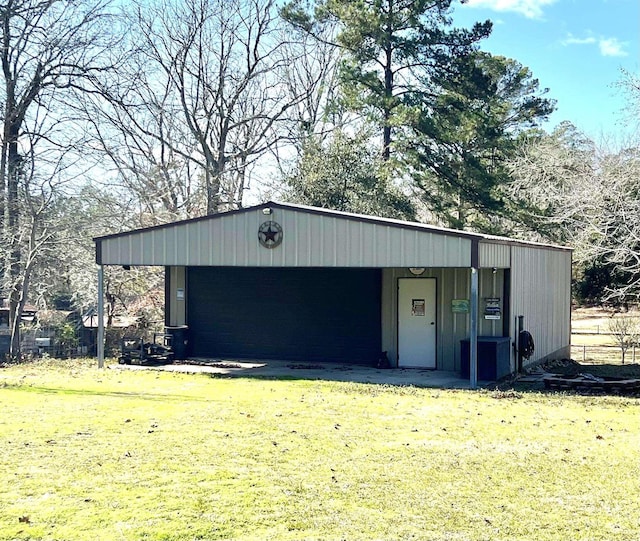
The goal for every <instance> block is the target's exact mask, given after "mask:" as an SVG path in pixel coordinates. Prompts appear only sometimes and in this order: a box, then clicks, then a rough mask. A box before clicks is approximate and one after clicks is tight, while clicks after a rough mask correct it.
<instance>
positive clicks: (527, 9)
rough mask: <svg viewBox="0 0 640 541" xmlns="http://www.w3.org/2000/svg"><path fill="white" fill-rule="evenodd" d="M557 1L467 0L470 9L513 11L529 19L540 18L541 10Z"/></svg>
mask: <svg viewBox="0 0 640 541" xmlns="http://www.w3.org/2000/svg"><path fill="white" fill-rule="evenodd" d="M556 1H557V0H467V2H466V5H467V6H469V7H472V8H488V9H492V10H494V11H513V12H515V13H520V14H521V15H524V16H525V17H527V18H529V19H539V18H540V17H542V14H543V8H544V7H545V6H550V5H551V4H555V2H556Z"/></svg>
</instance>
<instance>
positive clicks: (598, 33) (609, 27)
mask: <svg viewBox="0 0 640 541" xmlns="http://www.w3.org/2000/svg"><path fill="white" fill-rule="evenodd" d="M453 18H454V24H455V25H456V26H465V27H469V26H470V25H471V24H473V22H475V21H484V20H486V19H490V20H491V21H493V23H494V26H493V33H492V35H491V37H490V38H489V39H487V40H485V41H484V42H483V43H482V45H481V48H482V49H483V50H486V51H489V52H491V53H492V54H496V55H498V54H499V55H503V56H507V57H509V58H513V59H515V60H517V61H519V62H520V63H521V64H523V65H525V66H527V67H529V68H530V69H531V71H532V72H533V75H534V76H535V77H536V78H537V79H538V80H539V81H540V86H541V87H543V88H549V94H548V96H549V97H551V98H553V99H555V100H557V111H556V112H555V113H554V114H553V115H552V117H551V119H550V122H549V123H548V125H547V129H551V128H553V127H554V126H555V125H557V124H558V123H560V122H562V121H563V120H569V121H571V122H572V123H573V124H575V125H576V126H577V127H578V128H579V129H581V130H582V131H584V132H585V133H586V134H587V135H589V136H590V137H592V138H594V139H596V140H600V139H601V138H602V137H607V138H610V137H614V138H619V137H623V136H624V134H629V133H631V131H632V130H631V128H630V127H629V126H628V125H626V126H625V122H624V107H625V103H626V98H625V95H624V92H623V91H622V90H620V89H619V88H617V87H616V83H618V82H619V81H620V80H621V77H622V76H621V70H622V69H626V70H627V71H629V72H632V73H635V74H638V73H639V72H640V37H639V35H640V0H467V2H466V4H464V5H459V4H457V3H456V4H455V9H454V13H453Z"/></svg>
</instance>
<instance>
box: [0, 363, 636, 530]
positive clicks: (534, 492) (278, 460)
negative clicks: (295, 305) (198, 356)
mask: <svg viewBox="0 0 640 541" xmlns="http://www.w3.org/2000/svg"><path fill="white" fill-rule="evenodd" d="M0 404H1V407H2V417H1V418H0V471H1V472H2V475H1V476H0V540H9V539H11V540H14V539H51V540H53V539H55V540H65V541H73V540H96V539H98V540H111V539H113V540H139V539H145V540H193V539H243V540H244V539H265V540H266V539H278V540H280V539H283V540H287V539H318V540H333V539H336V540H337V539H347V540H358V539H420V540H422V539H424V540H443V541H444V540H474V541H475V540H478V541H480V540H483V541H484V540H518V539H521V540H531V539H536V540H541V541H544V540H563V541H564V540H568V539H571V540H607V541H616V540H620V541H623V540H624V541H628V540H632V539H639V538H640V484H639V483H638V479H640V460H638V442H640V401H639V400H638V399H633V398H626V399H625V398H621V397H582V396H574V395H563V394H544V393H515V392H500V391H496V392H488V391H484V392H480V391H478V392H471V391H446V390H434V389H416V388H411V387H405V388H402V387H386V386H376V385H367V384H354V383H336V382H321V381H269V380H249V379H238V380H236V379H215V378H211V377H208V376H203V375H200V376H193V375H180V374H169V373H159V372H155V371H137V372H131V371H121V370H113V369H106V370H102V371H100V370H98V369H97V368H93V367H91V366H89V365H88V364H87V363H83V362H75V363H71V362H68V363H61V362H57V363H34V364H28V365H20V366H13V367H9V368H4V369H0Z"/></svg>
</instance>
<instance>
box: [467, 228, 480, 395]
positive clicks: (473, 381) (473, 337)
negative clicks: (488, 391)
mask: <svg viewBox="0 0 640 541" xmlns="http://www.w3.org/2000/svg"><path fill="white" fill-rule="evenodd" d="M479 245H480V243H479V241H478V240H476V239H474V240H472V241H471V303H470V304H471V305H470V307H469V309H470V311H471V314H470V315H471V317H470V325H471V329H470V333H469V387H471V389H477V388H478V269H479V265H480V261H479V259H480V257H479Z"/></svg>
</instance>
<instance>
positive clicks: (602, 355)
mask: <svg viewBox="0 0 640 541" xmlns="http://www.w3.org/2000/svg"><path fill="white" fill-rule="evenodd" d="M571 358H572V359H573V360H574V361H578V362H581V363H583V364H635V363H638V362H640V346H633V347H630V348H628V349H627V350H626V352H625V355H624V362H623V358H622V350H621V349H620V346H613V345H612V346H602V345H597V346H591V345H580V344H576V345H572V346H571Z"/></svg>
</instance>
